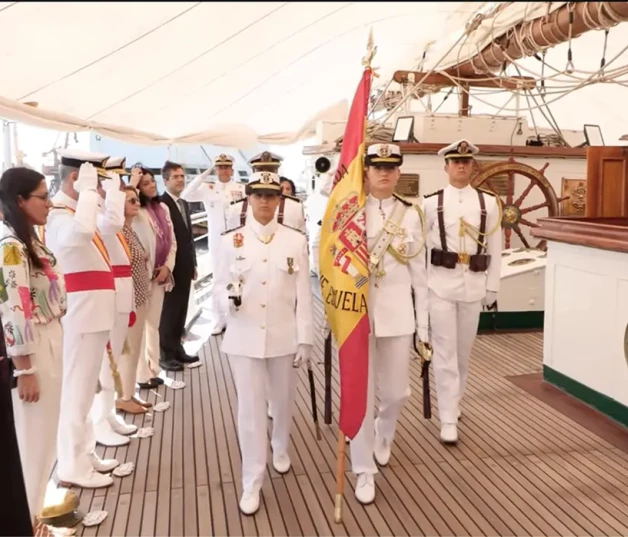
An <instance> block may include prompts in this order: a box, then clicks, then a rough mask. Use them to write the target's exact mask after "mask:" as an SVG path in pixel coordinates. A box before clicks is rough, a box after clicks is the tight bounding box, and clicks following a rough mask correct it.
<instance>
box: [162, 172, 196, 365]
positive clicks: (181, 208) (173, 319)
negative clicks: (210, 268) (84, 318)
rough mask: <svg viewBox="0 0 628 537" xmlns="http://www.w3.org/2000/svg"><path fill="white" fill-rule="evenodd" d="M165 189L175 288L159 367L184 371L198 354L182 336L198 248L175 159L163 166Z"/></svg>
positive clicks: (167, 303) (168, 297)
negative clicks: (174, 251)
mask: <svg viewBox="0 0 628 537" xmlns="http://www.w3.org/2000/svg"><path fill="white" fill-rule="evenodd" d="M161 176H162V177H163V180H164V184H165V185H166V192H165V193H164V194H163V195H162V196H161V201H162V202H163V203H165V204H166V205H167V206H168V208H169V209H170V218H171V219H172V225H173V227H174V234H175V237H176V240H177V256H176V258H175V263H174V270H173V271H172V276H173V278H174V288H173V289H172V291H170V292H169V293H166V294H165V297H164V307H163V310H162V313H161V321H160V323H159V344H160V347H161V360H160V363H159V365H160V367H161V368H162V369H165V370H167V371H181V370H182V369H183V364H185V363H193V362H197V361H198V356H188V355H187V354H186V353H185V350H184V349H183V344H182V342H181V339H182V338H183V334H184V332H185V319H186V317H187V310H188V301H189V298H190V288H191V286H192V280H195V279H196V277H197V271H196V250H195V248H194V237H193V235H192V220H191V219H190V208H189V206H188V203H187V201H185V200H183V199H181V198H180V197H179V196H180V195H181V192H182V191H183V188H184V187H185V173H184V172H183V167H182V166H181V165H180V164H177V163H175V162H170V161H166V163H165V164H164V167H163V168H162V170H161Z"/></svg>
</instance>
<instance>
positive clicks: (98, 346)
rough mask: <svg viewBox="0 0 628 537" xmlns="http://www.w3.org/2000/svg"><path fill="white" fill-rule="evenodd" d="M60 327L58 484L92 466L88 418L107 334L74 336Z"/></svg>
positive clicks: (73, 333) (66, 326)
mask: <svg viewBox="0 0 628 537" xmlns="http://www.w3.org/2000/svg"><path fill="white" fill-rule="evenodd" d="M62 324H63V387H62V390H61V413H60V417H59V432H58V434H57V475H58V477H59V480H60V481H73V480H75V479H77V478H82V477H85V476H87V475H88V474H89V473H90V471H91V469H92V464H91V462H90V460H89V457H88V453H89V443H90V441H91V438H92V437H93V425H92V421H91V418H90V416H89V412H90V409H91V407H92V404H93V403H94V396H95V395H96V387H97V385H98V375H99V373H100V369H101V365H102V356H103V352H104V351H105V345H106V344H107V341H109V335H110V333H109V331H104V332H93V333H90V334H81V333H77V332H76V330H75V329H73V328H72V326H70V325H69V324H67V323H66V322H65V319H64V321H62Z"/></svg>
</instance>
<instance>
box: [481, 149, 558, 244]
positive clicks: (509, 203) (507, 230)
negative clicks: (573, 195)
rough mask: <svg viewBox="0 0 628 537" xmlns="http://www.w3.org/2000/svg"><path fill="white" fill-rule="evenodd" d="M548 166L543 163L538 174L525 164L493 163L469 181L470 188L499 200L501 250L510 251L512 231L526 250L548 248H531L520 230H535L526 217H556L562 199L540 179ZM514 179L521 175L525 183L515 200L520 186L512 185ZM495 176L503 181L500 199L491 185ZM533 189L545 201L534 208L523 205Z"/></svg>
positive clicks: (531, 222)
mask: <svg viewBox="0 0 628 537" xmlns="http://www.w3.org/2000/svg"><path fill="white" fill-rule="evenodd" d="M548 166H549V162H547V163H545V166H543V167H542V168H541V169H540V170H537V169H535V168H533V167H532V166H528V165H527V164H522V163H521V162H516V161H515V160H514V159H513V158H512V157H511V158H509V159H508V160H507V161H506V162H496V163H495V164H490V165H488V166H485V167H482V168H478V171H477V175H476V176H475V177H474V178H473V179H472V185H473V186H474V187H476V188H484V189H485V190H490V191H491V192H493V193H495V194H496V195H497V196H498V197H499V199H500V200H501V204H502V228H503V229H504V248H510V241H511V237H512V233H513V231H514V232H515V234H516V235H517V236H518V237H519V239H520V240H521V242H522V243H523V245H524V246H525V247H526V248H538V249H542V250H545V249H546V246H547V245H546V242H545V241H540V242H539V243H537V244H536V245H531V244H530V240H528V238H527V237H526V236H525V235H524V233H523V231H522V229H521V228H522V226H526V227H528V228H534V227H538V224H536V223H535V222H533V221H532V219H530V216H528V215H530V213H532V212H535V211H539V210H541V209H546V210H547V214H538V215H534V220H536V218H539V217H544V216H558V205H559V203H560V202H561V201H563V199H559V198H557V197H556V192H554V189H553V188H552V185H551V184H550V182H549V181H548V180H547V178H546V177H545V175H543V172H545V170H546V169H547V167H548ZM516 175H521V176H523V177H524V178H525V179H526V180H527V181H528V184H527V185H526V187H525V188H524V189H523V191H522V192H521V194H519V195H518V196H517V197H515V182H516V183H517V184H518V185H520V184H521V182H519V181H515V176H516ZM497 176H503V177H505V178H506V188H505V190H506V192H505V195H504V192H503V189H502V192H501V194H502V195H500V192H499V190H497V189H496V188H495V185H494V184H492V182H491V179H495V178H496V177H497ZM535 187H536V188H538V189H540V190H541V193H542V194H543V198H544V199H545V201H543V203H537V204H535V205H526V203H525V200H526V198H527V197H528V195H529V194H530V192H532V190H533V189H534V188H535ZM564 199H567V198H564Z"/></svg>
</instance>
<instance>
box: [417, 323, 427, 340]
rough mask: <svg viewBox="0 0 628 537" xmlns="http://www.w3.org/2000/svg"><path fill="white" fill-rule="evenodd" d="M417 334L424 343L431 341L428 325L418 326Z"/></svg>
mask: <svg viewBox="0 0 628 537" xmlns="http://www.w3.org/2000/svg"><path fill="white" fill-rule="evenodd" d="M417 335H418V336H419V341H422V342H423V343H429V342H430V336H429V330H428V329H427V326H419V327H418V328H417Z"/></svg>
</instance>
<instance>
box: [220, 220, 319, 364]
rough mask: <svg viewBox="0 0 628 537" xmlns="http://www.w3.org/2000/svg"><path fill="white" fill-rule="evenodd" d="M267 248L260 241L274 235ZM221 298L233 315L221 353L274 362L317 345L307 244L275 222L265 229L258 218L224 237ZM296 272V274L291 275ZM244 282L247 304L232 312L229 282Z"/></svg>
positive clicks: (290, 230)
mask: <svg viewBox="0 0 628 537" xmlns="http://www.w3.org/2000/svg"><path fill="white" fill-rule="evenodd" d="M273 233H274V236H273V240H272V241H271V242H270V243H268V244H264V243H263V242H261V241H260V240H259V239H258V236H268V235H272V234H273ZM221 253H222V255H221V257H220V262H219V264H218V276H217V279H216V287H215V289H216V293H217V296H218V304H219V309H220V311H221V313H225V314H227V315H228V318H227V331H226V333H225V335H224V338H223V344H222V351H223V352H224V353H227V354H232V355H236V356H249V357H253V358H271V357H274V356H285V355H290V354H295V353H296V351H297V345H300V344H306V345H313V343H314V333H313V304H312V287H311V281H310V276H309V266H308V253H307V240H306V238H305V235H303V234H302V233H300V232H299V231H297V230H294V229H291V228H289V227H286V226H282V225H280V224H278V223H277V222H276V221H275V220H274V219H273V220H272V221H271V222H270V223H269V224H268V225H266V226H262V225H261V224H260V223H259V222H257V220H255V218H254V217H251V218H249V219H248V220H247V223H246V225H245V226H243V227H241V228H238V229H235V230H232V231H230V232H227V233H226V234H225V235H223V237H222V243H221ZM291 269H292V270H291ZM238 279H240V281H241V282H242V295H241V296H242V305H241V306H240V307H239V309H238V311H235V310H234V309H233V306H231V307H230V305H229V303H230V302H232V301H231V300H230V299H229V298H228V297H229V291H227V285H228V284H229V283H230V282H235V281H238Z"/></svg>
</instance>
